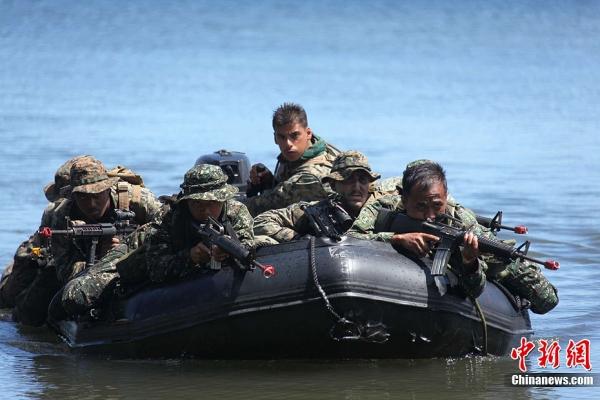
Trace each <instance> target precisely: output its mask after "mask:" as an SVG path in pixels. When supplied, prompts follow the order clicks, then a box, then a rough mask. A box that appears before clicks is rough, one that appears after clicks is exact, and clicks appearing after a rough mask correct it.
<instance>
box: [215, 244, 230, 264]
mask: <svg viewBox="0 0 600 400" xmlns="http://www.w3.org/2000/svg"><path fill="white" fill-rule="evenodd" d="M212 257H213V258H214V259H215V260H216V261H224V260H225V259H226V258H227V257H229V254H227V253H226V252H225V251H223V249H221V248H220V247H219V246H214V245H213V246H212Z"/></svg>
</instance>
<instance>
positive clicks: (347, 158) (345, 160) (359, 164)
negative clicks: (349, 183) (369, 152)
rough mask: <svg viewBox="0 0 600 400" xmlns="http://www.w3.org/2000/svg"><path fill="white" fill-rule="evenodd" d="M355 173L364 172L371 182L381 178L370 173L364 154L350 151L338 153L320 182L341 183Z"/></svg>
mask: <svg viewBox="0 0 600 400" xmlns="http://www.w3.org/2000/svg"><path fill="white" fill-rule="evenodd" d="M355 171H364V172H366V173H367V175H368V176H369V179H370V180H371V182H373V181H375V180H377V179H379V178H380V177H381V175H379V174H376V173H374V172H373V171H371V167H370V166H369V160H368V159H367V157H366V156H365V155H364V154H362V153H361V152H358V151H355V150H350V151H345V152H343V153H340V154H339V155H338V156H337V157H336V159H335V160H334V161H333V165H332V167H331V172H330V173H329V175H327V176H325V177H323V178H322V179H321V180H322V181H323V182H327V181H329V180H333V181H343V180H346V179H348V178H349V177H350V176H351V175H352V173H353V172H355Z"/></svg>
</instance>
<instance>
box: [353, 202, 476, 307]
mask: <svg viewBox="0 0 600 400" xmlns="http://www.w3.org/2000/svg"><path fill="white" fill-rule="evenodd" d="M382 200H383V201H385V202H386V203H387V204H388V205H389V206H384V208H387V209H395V210H399V209H402V208H403V206H402V197H401V196H396V195H387V196H383V197H381V198H380V199H379V200H377V201H375V202H372V203H370V204H367V205H365V207H363V209H362V210H361V213H360V217H359V218H360V221H357V222H356V223H355V224H354V226H353V228H352V229H350V230H349V231H348V236H351V237H355V238H359V239H370V238H371V237H372V235H377V236H376V237H377V240H382V241H385V242H390V241H391V239H392V236H394V232H378V233H374V232H375V221H376V220H377V216H378V215H379V211H380V210H381V209H382V206H381V205H380V204H379V203H380V202H382ZM390 206H392V207H390ZM453 210H456V208H454V209H453ZM462 210H464V209H462ZM449 211H450V210H449ZM458 212H459V211H457V212H456V213H455V212H454V211H450V215H451V216H454V217H455V218H459V214H458ZM450 224H452V222H450ZM475 233H476V234H477V232H475ZM399 250H401V249H399ZM477 261H478V267H477V269H476V271H475V272H471V273H465V272H464V265H463V263H462V257H461V255H460V253H459V252H453V254H452V256H451V257H450V261H449V263H448V264H449V266H450V269H452V270H453V271H454V272H455V273H456V274H457V275H458V277H459V283H460V286H461V288H462V289H463V290H464V292H465V293H466V294H468V295H470V296H472V297H478V296H479V295H480V294H481V292H482V291H483V289H484V287H485V274H484V271H485V270H486V269H487V264H486V262H485V261H484V260H483V258H479V259H478V260H477Z"/></svg>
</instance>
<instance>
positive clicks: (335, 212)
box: [300, 199, 353, 242]
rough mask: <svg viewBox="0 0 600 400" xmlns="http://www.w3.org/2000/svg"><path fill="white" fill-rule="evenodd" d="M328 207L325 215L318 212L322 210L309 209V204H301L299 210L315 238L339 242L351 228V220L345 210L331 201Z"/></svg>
mask: <svg viewBox="0 0 600 400" xmlns="http://www.w3.org/2000/svg"><path fill="white" fill-rule="evenodd" d="M328 205H329V207H328V210H329V211H330V212H327V213H322V212H319V211H322V210H323V209H318V208H317V207H311V206H310V205H309V204H302V205H301V206H300V208H301V209H302V211H304V215H306V218H308V223H309V225H310V228H311V230H312V231H313V232H314V235H315V236H317V237H321V236H327V237H328V238H330V239H333V240H335V241H338V242H339V241H340V240H341V239H342V235H343V234H344V233H346V231H347V230H348V229H350V227H351V226H352V223H353V220H352V217H351V216H350V215H349V214H348V213H347V212H346V210H344V209H343V208H342V207H341V206H340V205H339V204H336V203H335V202H333V201H332V200H331V199H330V200H329V204H328ZM338 228H339V229H338Z"/></svg>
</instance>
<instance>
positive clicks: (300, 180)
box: [286, 167, 326, 186]
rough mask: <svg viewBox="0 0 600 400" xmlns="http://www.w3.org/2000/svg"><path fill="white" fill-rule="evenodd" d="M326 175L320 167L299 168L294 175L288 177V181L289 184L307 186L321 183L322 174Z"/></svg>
mask: <svg viewBox="0 0 600 400" xmlns="http://www.w3.org/2000/svg"><path fill="white" fill-rule="evenodd" d="M321 175H323V176H325V175H326V173H323V172H322V171H321V170H320V169H317V168H314V167H313V168H310V167H306V168H299V169H298V170H297V171H296V172H295V173H294V174H293V175H292V176H290V177H289V178H288V180H287V181H286V183H287V184H288V185H297V186H307V185H315V184H319V185H320V184H321V179H320V176H321Z"/></svg>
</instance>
